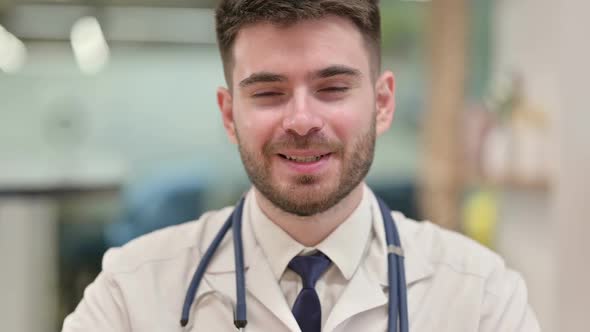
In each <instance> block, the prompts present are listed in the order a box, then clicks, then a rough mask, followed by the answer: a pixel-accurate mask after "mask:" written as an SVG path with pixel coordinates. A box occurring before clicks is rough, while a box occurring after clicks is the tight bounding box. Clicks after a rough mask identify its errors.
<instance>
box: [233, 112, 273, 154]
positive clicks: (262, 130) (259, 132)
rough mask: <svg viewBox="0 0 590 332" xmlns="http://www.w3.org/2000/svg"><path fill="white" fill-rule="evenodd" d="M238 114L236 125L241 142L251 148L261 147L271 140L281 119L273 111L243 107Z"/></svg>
mask: <svg viewBox="0 0 590 332" xmlns="http://www.w3.org/2000/svg"><path fill="white" fill-rule="evenodd" d="M238 114H239V115H238V116H237V118H236V126H237V130H238V135H239V138H240V144H242V145H245V146H247V147H248V148H249V149H261V148H262V147H263V146H264V144H265V143H267V142H269V141H270V140H271V139H272V136H273V133H274V131H275V129H276V127H277V125H278V123H279V121H280V119H279V117H278V116H277V115H276V113H273V112H271V111H254V110H247V109H242V110H240V112H238Z"/></svg>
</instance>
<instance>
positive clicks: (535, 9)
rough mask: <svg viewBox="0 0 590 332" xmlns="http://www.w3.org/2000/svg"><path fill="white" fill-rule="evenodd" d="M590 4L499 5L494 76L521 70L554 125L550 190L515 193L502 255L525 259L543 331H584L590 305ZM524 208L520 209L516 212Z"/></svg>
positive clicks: (525, 0) (522, 264) (522, 265)
mask: <svg viewBox="0 0 590 332" xmlns="http://www.w3.org/2000/svg"><path fill="white" fill-rule="evenodd" d="M589 10H590V3H588V2H587V1H567V2H556V1H549V0H540V1H539V0H520V1H508V0H500V1H497V2H496V8H495V11H496V13H495V19H494V26H495V31H494V32H495V33H494V35H495V42H494V48H493V49H494V72H495V74H496V75H497V76H498V77H501V76H505V75H507V74H510V73H514V72H516V73H519V74H521V75H522V77H523V78H524V79H525V91H524V92H525V95H526V98H527V99H528V100H529V101H531V102H532V103H533V104H534V105H535V106H538V107H541V108H542V109H543V110H544V111H546V112H547V113H548V115H549V117H550V119H551V120H552V126H553V127H552V140H551V141H552V143H551V144H550V145H549V146H546V147H545V148H546V151H547V153H550V155H552V156H553V157H552V159H553V160H554V161H555V165H554V166H555V170H554V177H553V179H552V180H553V181H552V182H553V183H552V188H551V190H550V191H547V192H537V193H524V194H523V193H516V194H514V193H513V195H511V196H510V197H509V199H507V200H506V201H505V202H504V204H505V207H506V210H507V211H508V212H507V213H506V214H507V218H506V220H504V222H505V225H504V226H503V227H504V230H503V231H502V233H503V234H504V235H503V236H504V241H503V243H501V245H500V249H501V251H503V252H504V254H505V256H506V257H507V259H508V260H509V261H514V262H519V263H518V264H517V266H515V267H516V268H517V269H519V270H521V271H522V272H523V274H524V275H525V277H526V279H527V283H528V286H529V290H530V297H531V302H532V304H533V306H534V308H535V310H536V313H537V315H538V318H539V321H540V323H541V326H542V328H543V331H566V332H569V331H572V332H577V331H585V330H587V328H588V321H589V320H588V314H587V310H588V308H589V307H590V287H589V286H588V280H590V263H588V258H587V254H588V253H589V252H590V250H589V249H588V244H587V243H588V241H587V239H586V238H587V237H588V236H589V235H590V223H588V221H587V219H588V215H590V205H589V204H588V197H590V189H589V186H590V177H588V175H587V170H588V169H590V149H588V142H590V134H588V132H587V131H586V130H585V129H586V128H585V126H587V124H588V123H590V116H589V115H588V112H587V111H586V108H587V105H586V104H587V101H586V99H587V97H586V96H587V94H588V92H587V90H588V89H587V78H588V77H589V74H590V73H589V70H588V64H587V61H588V59H590V44H589V43H588V42H587V38H588V36H587V33H588V31H589V30H588V23H587V20H588V19H587V17H586V16H587V13H588V11H589ZM517 211H520V212H517Z"/></svg>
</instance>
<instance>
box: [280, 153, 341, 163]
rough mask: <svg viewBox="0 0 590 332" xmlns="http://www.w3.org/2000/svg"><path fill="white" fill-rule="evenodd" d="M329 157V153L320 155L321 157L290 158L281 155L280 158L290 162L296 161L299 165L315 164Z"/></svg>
mask: <svg viewBox="0 0 590 332" xmlns="http://www.w3.org/2000/svg"><path fill="white" fill-rule="evenodd" d="M328 155H329V153H328V154H323V155H319V156H288V155H284V154H279V156H281V157H282V158H284V159H287V160H290V161H294V162H297V163H314V162H316V161H319V160H320V159H322V158H323V157H326V156H328Z"/></svg>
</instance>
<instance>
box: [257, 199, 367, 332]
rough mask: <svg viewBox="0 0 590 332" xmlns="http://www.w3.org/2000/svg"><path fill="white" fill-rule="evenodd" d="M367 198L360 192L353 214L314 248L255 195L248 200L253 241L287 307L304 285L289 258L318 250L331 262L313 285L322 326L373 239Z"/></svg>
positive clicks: (292, 302) (291, 305)
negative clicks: (282, 225) (265, 210)
mask: <svg viewBox="0 0 590 332" xmlns="http://www.w3.org/2000/svg"><path fill="white" fill-rule="evenodd" d="M364 191H366V188H365V190H364ZM368 197H369V195H368V194H366V193H363V199H362V200H361V202H360V204H359V205H358V206H357V208H356V209H355V210H354V211H353V213H352V214H351V215H350V216H349V217H348V218H347V219H346V220H345V221H344V222H343V223H342V224H340V226H339V227H338V228H337V229H336V230H334V232H332V233H331V234H330V235H329V236H328V237H327V238H326V239H325V240H324V241H322V242H321V243H320V244H318V245H317V246H316V247H315V248H307V247H304V246H303V245H302V244H300V243H299V242H297V241H295V240H294V239H293V238H291V237H290V236H289V234H287V233H286V232H285V231H283V229H282V228H280V227H279V226H277V225H276V224H275V223H273V222H272V221H271V220H270V219H269V218H268V217H267V216H266V215H265V214H264V213H263V212H262V210H261V209H260V207H259V206H258V204H257V201H256V195H252V199H250V200H249V201H248V208H247V209H246V211H247V212H248V214H249V215H248V216H247V221H246V222H250V223H251V225H252V231H253V233H254V237H255V239H256V242H257V243H258V245H259V246H260V247H261V249H262V252H263V253H264V255H265V256H266V259H267V261H268V263H269V265H270V269H271V270H272V272H273V275H274V277H275V279H276V280H277V282H278V283H279V285H280V287H281V290H282V291H283V294H285V298H286V300H287V303H288V304H289V307H290V308H292V307H293V304H294V303H295V300H296V299H297V295H299V292H300V291H301V288H302V287H303V286H302V282H301V277H299V275H297V274H296V273H295V272H293V271H291V269H288V268H287V265H288V264H289V262H290V261H291V259H292V258H293V257H295V256H297V255H306V254H311V253H314V252H315V251H317V250H319V251H321V252H323V253H324V254H325V255H326V256H328V257H329V258H330V260H331V261H332V263H333V264H332V265H331V266H330V268H328V270H327V271H326V272H325V273H324V274H323V275H322V277H321V278H320V279H319V280H318V282H317V284H316V286H315V290H316V292H317V293H318V297H319V298H320V304H321V307H322V326H323V325H324V324H325V322H326V320H327V319H328V316H329V314H330V312H331V311H332V308H333V307H334V304H335V303H336V301H337V300H338V298H339V297H340V294H341V293H342V291H343V290H344V287H345V286H346V285H347V284H348V282H349V281H350V279H351V278H352V276H353V275H354V273H355V271H356V269H357V268H358V267H359V265H360V263H361V261H362V259H363V257H364V256H365V255H366V254H367V249H368V244H369V243H370V242H369V241H373V240H374V237H375V236H374V234H372V232H371V229H372V227H371V226H372V220H373V216H372V211H371V205H370V200H369V199H368Z"/></svg>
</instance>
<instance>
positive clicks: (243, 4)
mask: <svg viewBox="0 0 590 332" xmlns="http://www.w3.org/2000/svg"><path fill="white" fill-rule="evenodd" d="M378 2H379V0H279V1H269V0H222V1H221V3H220V4H219V6H218V7H217V12H216V16H215V18H216V30H217V43H218V45H219V50H220V52H221V58H222V60H223V68H224V71H225V77H226V80H227V83H228V85H229V86H230V88H231V87H232V79H231V74H232V69H233V65H234V62H235V60H236V59H235V57H234V54H233V52H232V51H233V46H234V43H235V40H236V37H237V35H238V33H239V31H240V30H241V29H242V28H244V27H246V26H248V25H254V24H256V23H261V22H264V23H272V24H275V25H278V26H283V27H288V26H289V25H293V24H297V23H299V22H301V21H304V20H312V19H321V18H324V17H326V16H338V17H342V18H346V19H348V20H350V21H351V22H353V23H354V24H355V25H356V27H357V29H358V30H359V31H360V32H361V34H362V36H363V39H364V41H365V44H366V45H365V46H366V47H367V51H368V52H369V55H370V57H371V65H372V70H373V74H375V75H376V74H378V73H379V71H380V67H381V15H380V13H379V6H378Z"/></svg>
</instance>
